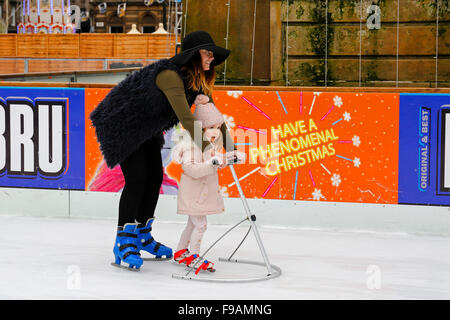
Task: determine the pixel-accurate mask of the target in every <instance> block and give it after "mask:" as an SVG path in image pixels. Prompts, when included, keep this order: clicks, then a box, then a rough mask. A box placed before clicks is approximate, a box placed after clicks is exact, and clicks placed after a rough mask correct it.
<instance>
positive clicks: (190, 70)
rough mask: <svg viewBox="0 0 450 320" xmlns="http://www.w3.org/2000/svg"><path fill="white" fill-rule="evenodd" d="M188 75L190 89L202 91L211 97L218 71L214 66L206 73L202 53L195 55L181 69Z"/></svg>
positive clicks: (210, 66) (211, 65)
mask: <svg viewBox="0 0 450 320" xmlns="http://www.w3.org/2000/svg"><path fill="white" fill-rule="evenodd" d="M181 69H182V70H183V71H185V72H186V74H187V79H188V88H189V89H192V90H194V91H202V92H203V93H204V94H206V95H208V96H211V95H212V93H213V87H214V83H215V82H216V70H215V68H214V65H213V64H212V63H211V64H210V65H209V70H206V71H204V70H203V67H202V58H201V56H200V52H199V51H197V52H196V53H194V55H193V56H192V58H191V59H190V60H189V61H188V62H187V63H186V64H185V65H184V66H183V67H182V68H181Z"/></svg>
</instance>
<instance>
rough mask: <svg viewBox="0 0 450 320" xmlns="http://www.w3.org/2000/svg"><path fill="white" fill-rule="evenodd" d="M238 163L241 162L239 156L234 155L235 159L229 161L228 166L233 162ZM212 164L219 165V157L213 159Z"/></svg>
mask: <svg viewBox="0 0 450 320" xmlns="http://www.w3.org/2000/svg"><path fill="white" fill-rule="evenodd" d="M236 163H239V159H238V157H237V156H234V157H233V159H232V160H231V161H229V162H228V163H227V166H229V165H232V164H236ZM212 164H213V165H215V166H218V165H219V161H217V159H213V160H212Z"/></svg>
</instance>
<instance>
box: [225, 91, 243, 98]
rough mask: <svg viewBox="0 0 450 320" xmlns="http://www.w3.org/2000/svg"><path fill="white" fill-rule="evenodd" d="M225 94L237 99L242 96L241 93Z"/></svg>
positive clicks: (231, 92) (230, 92) (229, 92)
mask: <svg viewBox="0 0 450 320" xmlns="http://www.w3.org/2000/svg"><path fill="white" fill-rule="evenodd" d="M227 94H228V95H229V96H231V97H233V98H236V99H237V98H239V97H240V96H241V95H242V91H227Z"/></svg>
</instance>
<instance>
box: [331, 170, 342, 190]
mask: <svg viewBox="0 0 450 320" xmlns="http://www.w3.org/2000/svg"><path fill="white" fill-rule="evenodd" d="M341 182H342V181H341V176H340V175H339V174H337V173H333V176H332V177H331V185H333V186H335V187H339V185H340V184H341Z"/></svg>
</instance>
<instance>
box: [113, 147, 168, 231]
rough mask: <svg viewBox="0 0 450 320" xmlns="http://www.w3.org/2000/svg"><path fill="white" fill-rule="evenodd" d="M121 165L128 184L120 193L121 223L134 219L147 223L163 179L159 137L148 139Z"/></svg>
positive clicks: (151, 215)
mask: <svg viewBox="0 0 450 320" xmlns="http://www.w3.org/2000/svg"><path fill="white" fill-rule="evenodd" d="M120 167H121V169H122V172H123V175H124V177H125V187H124V188H123V191H122V195H121V197H120V203H119V221H118V226H122V227H123V226H124V224H125V223H134V222H139V223H144V224H145V223H146V222H147V220H148V219H150V218H153V216H154V214H155V208H156V204H157V203H158V198H159V190H160V188H161V184H162V180H163V165H162V159H161V146H160V143H159V142H158V139H149V140H146V141H145V142H144V143H143V144H142V145H141V146H140V147H139V149H137V150H136V151H135V152H134V153H132V154H131V155H130V156H129V157H128V158H126V159H125V160H124V161H123V162H122V163H121V164H120Z"/></svg>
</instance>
